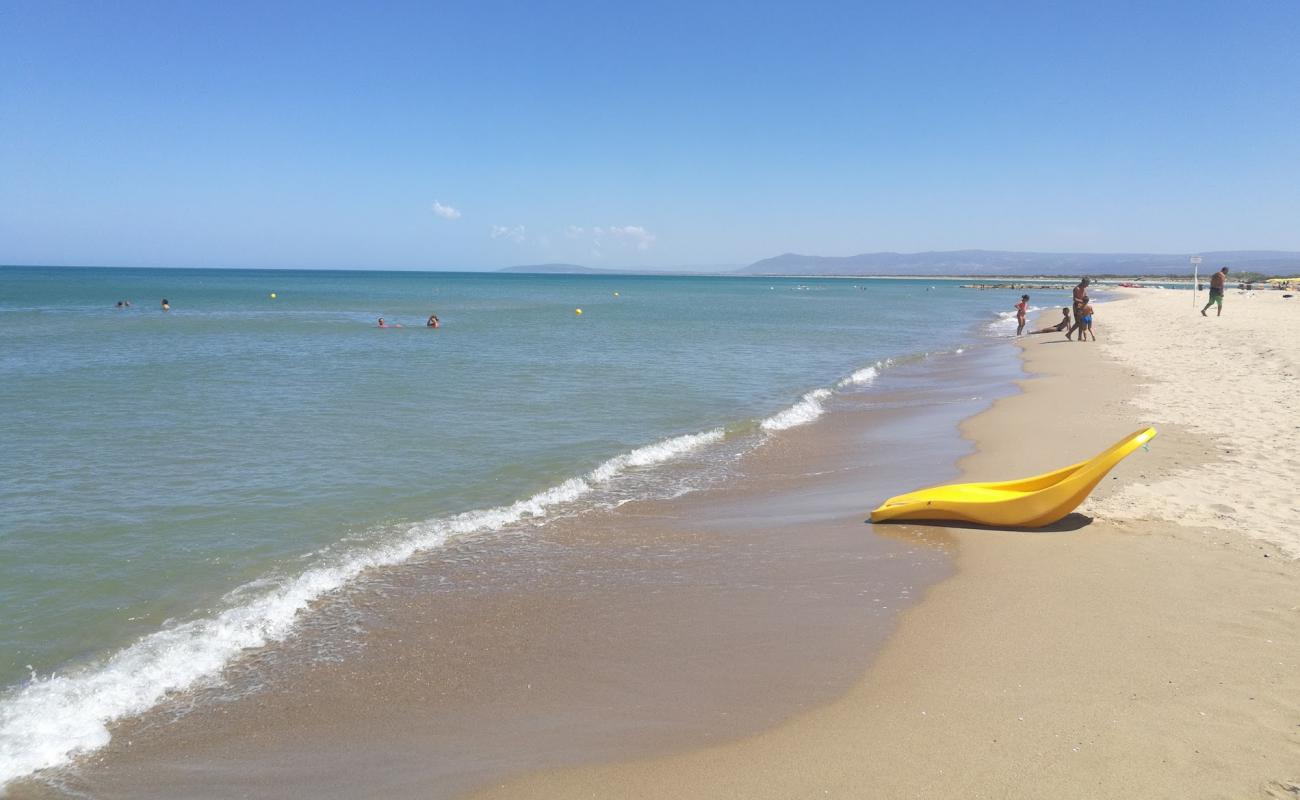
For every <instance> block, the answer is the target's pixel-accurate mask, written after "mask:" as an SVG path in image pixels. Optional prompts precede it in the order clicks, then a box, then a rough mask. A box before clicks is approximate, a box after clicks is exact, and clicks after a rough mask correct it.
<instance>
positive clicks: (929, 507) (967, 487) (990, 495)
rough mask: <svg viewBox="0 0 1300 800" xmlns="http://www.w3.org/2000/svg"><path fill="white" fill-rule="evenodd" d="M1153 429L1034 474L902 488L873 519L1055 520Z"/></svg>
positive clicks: (1027, 523)
mask: <svg viewBox="0 0 1300 800" xmlns="http://www.w3.org/2000/svg"><path fill="white" fill-rule="evenodd" d="M1155 435H1156V429H1155V428H1144V429H1142V430H1140V431H1137V432H1135V433H1132V434H1130V435H1128V436H1126V437H1124V438H1123V439H1121V440H1120V441H1119V442H1117V443H1116V444H1114V445H1112V446H1111V447H1109V448H1108V449H1106V450H1105V451H1104V452H1102V453H1101V454H1100V455H1097V456H1096V457H1094V458H1090V459H1088V460H1087V461H1080V462H1079V463H1078V464H1071V465H1070V466H1068V467H1065V468H1064V469H1058V470H1057V471H1055V472H1048V473H1046V474H1043V475H1035V476H1034V477H1032V478H1023V479H1021V480H1018V481H1002V482H1000V483H955V484H951V485H949V486H935V487H932V488H930V489H920V490H918V491H915V492H908V493H907V494H900V495H898V496H897V497H891V498H889V499H888V500H886V501H885V502H883V503H881V504H880V508H877V509H876V510H875V511H872V512H871V521H872V522H885V521H886V520H910V519H915V520H936V521H958V522H974V523H976V524H978V525H990V526H995V527H999V528H1041V527H1043V526H1044V525H1051V524H1052V523H1053V522H1056V521H1057V520H1060V519H1061V518H1062V517H1064V516H1065V515H1066V514H1069V513H1070V512H1071V511H1073V510H1074V509H1075V508H1077V507H1078V505H1079V504H1080V503H1082V502H1083V499H1084V498H1085V497H1087V496H1088V494H1089V493H1090V492H1091V491H1092V490H1093V488H1094V487H1096V485H1097V484H1098V483H1099V482H1100V481H1101V479H1102V478H1104V477H1106V473H1107V472H1110V471H1111V468H1113V467H1114V466H1115V465H1116V464H1118V463H1119V462H1121V461H1123V460H1124V457H1125V456H1127V455H1128V454H1129V453H1132V452H1133V451H1134V450H1136V449H1138V448H1139V447H1141V446H1142V445H1144V444H1146V443H1147V442H1149V441H1151V439H1152V438H1153V437H1154V436H1155Z"/></svg>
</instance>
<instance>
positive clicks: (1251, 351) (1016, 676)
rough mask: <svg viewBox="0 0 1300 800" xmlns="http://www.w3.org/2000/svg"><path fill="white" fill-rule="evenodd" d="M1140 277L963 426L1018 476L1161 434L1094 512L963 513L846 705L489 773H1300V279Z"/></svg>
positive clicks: (1180, 784)
mask: <svg viewBox="0 0 1300 800" xmlns="http://www.w3.org/2000/svg"><path fill="white" fill-rule="evenodd" d="M1136 294H1137V296H1136V297H1134V298H1133V299H1130V300H1126V301H1123V302H1119V303H1110V304H1106V305H1104V306H1102V307H1101V308H1100V309H1099V313H1098V315H1097V333H1098V334H1099V338H1100V339H1101V340H1102V342H1099V343H1098V344H1096V345H1093V344H1091V343H1089V344H1083V345H1081V344H1078V343H1073V342H1066V341H1065V340H1064V339H1063V338H1061V337H1060V336H1057V335H1044V336H1034V337H1028V338H1026V339H1025V340H1024V346H1025V357H1026V363H1027V367H1028V370H1029V371H1030V372H1031V373H1032V374H1034V375H1035V377H1033V378H1031V379H1029V380H1027V381H1025V382H1024V384H1023V388H1024V390H1025V391H1024V393H1023V394H1020V395H1017V396H1013V397H1009V398H1006V399H1004V400H1001V401H999V402H998V403H997V404H996V405H995V406H994V407H993V408H992V409H991V410H990V411H988V412H986V413H985V414H982V415H980V416H978V417H975V418H974V419H972V420H969V421H968V422H967V423H965V425H964V426H963V429H964V432H965V434H966V435H967V436H969V437H971V438H972V439H973V440H974V441H975V442H976V443H977V444H978V446H979V452H978V453H976V454H975V455H973V456H971V457H969V458H967V459H966V460H965V461H964V462H963V464H962V467H963V470H964V472H965V473H966V474H967V475H968V476H970V477H972V478H976V477H978V478H980V479H999V478H1010V477H1016V476H1018V475H1021V474H1024V473H1032V472H1035V471H1039V470H1045V469H1048V468H1051V467H1055V466H1059V465H1062V464H1065V463H1069V462H1071V461H1073V460H1075V459H1078V458H1082V457H1085V456H1089V455H1092V454H1093V453H1095V452H1096V451H1098V450H1100V449H1102V447H1104V446H1105V445H1108V444H1109V443H1111V442H1112V441H1113V440H1115V439H1118V438H1119V437H1120V436H1122V435H1124V434H1126V433H1129V432H1131V431H1132V430H1134V429H1136V428H1138V427H1139V426H1140V425H1142V424H1145V423H1147V422H1155V423H1157V426H1158V427H1159V429H1160V435H1159V437H1158V438H1157V439H1156V440H1155V442H1154V443H1153V444H1152V446H1151V451H1150V452H1138V453H1136V454H1135V455H1133V456H1132V457H1130V458H1129V459H1128V460H1127V461H1126V462H1125V463H1123V464H1121V465H1120V466H1119V467H1118V468H1117V469H1116V470H1115V471H1114V472H1113V473H1112V476H1113V480H1107V481H1105V482H1104V483H1103V485H1102V486H1101V487H1099V488H1098V490H1097V492H1096V494H1095V496H1094V499H1093V500H1091V501H1090V502H1089V504H1087V505H1085V506H1084V507H1083V508H1082V509H1081V511H1083V512H1085V514H1096V515H1097V517H1096V518H1095V519H1094V518H1090V517H1088V516H1085V515H1074V516H1072V517H1070V518H1067V521H1066V522H1065V523H1063V524H1061V525H1060V526H1058V529H1056V530H1053V531H1050V532H1034V533H1025V532H994V531H981V530H952V531H950V535H951V536H952V537H953V538H954V539H955V540H956V541H957V543H958V553H959V554H958V573H957V575H956V576H955V577H953V578H952V579H950V580H948V581H945V582H944V583H942V584H940V585H939V586H937V587H935V588H934V589H932V590H931V591H930V593H929V594H928V595H927V597H926V598H925V600H924V601H923V602H922V603H921V604H920V605H919V606H917V607H915V608H913V609H912V610H910V611H909V612H907V613H906V615H905V616H904V620H903V624H902V626H901V628H900V630H899V631H898V632H897V633H896V634H895V635H894V636H893V637H892V638H891V640H890V642H889V644H888V645H887V646H886V648H885V650H884V652H883V654H882V655H881V657H880V658H879V659H878V660H877V661H876V662H875V663H874V664H873V665H872V666H871V668H870V669H869V671H868V672H867V673H866V674H865V675H864V676H863V677H862V678H861V679H860V680H859V681H858V682H857V683H856V684H854V686H853V687H852V688H851V689H850V690H849V691H848V692H847V693H846V694H845V695H844V696H842V697H841V698H840V699H838V700H836V701H835V702H833V703H831V704H830V705H827V706H825V707H822V708H820V709H817V710H814V711H811V712H809V713H806V714H802V715H799V716H796V717H794V718H793V719H790V720H789V721H787V722H786V723H784V724H783V725H781V726H779V727H777V728H775V729H772V730H770V731H768V732H765V733H762V734H758V735H755V736H751V737H749V738H746V739H742V740H740V741H737V742H734V743H730V744H725V745H720V746H716V747H709V748H707V749H701V750H695V751H691V752H687V753H683V754H679V755H674V756H668V757H664V758H655V759H649V760H643V761H636V762H630V763H621V764H608V765H601V766H593V767H581V768H569V769H562V770H553V771H546V772H540V773H532V774H527V775H522V776H519V777H518V778H517V779H515V780H513V781H511V782H508V783H505V784H502V785H499V786H495V787H492V788H491V789H488V790H485V791H484V792H482V793H480V795H479V796H481V797H506V798H518V797H539V798H541V797H545V798H550V797H563V798H574V797H708V798H718V797H736V798H742V797H743V798H756V797H757V798H764V797H772V798H791V797H855V798H856V797H880V798H894V797H920V798H952V797H964V798H976V797H997V798H1043V797H1053V798H1057V797H1064V798H1071V797H1078V798H1094V797H1100V798H1114V797H1125V798H1128V797H1131V798H1174V797H1177V798H1188V797H1196V798H1200V797H1223V798H1241V797H1288V798H1294V797H1297V796H1300V562H1297V561H1295V560H1292V559H1290V558H1287V557H1286V555H1285V554H1286V553H1289V552H1294V547H1293V545H1294V542H1295V539H1294V538H1293V537H1294V536H1295V530H1296V526H1295V525H1288V524H1287V523H1288V520H1289V519H1290V518H1291V516H1293V515H1294V508H1295V499H1294V498H1295V493H1294V488H1293V487H1287V486H1285V480H1286V478H1288V477H1290V478H1291V479H1292V480H1294V478H1295V477H1296V474H1297V470H1296V469H1295V464H1296V462H1295V458H1296V456H1295V453H1296V450H1295V444H1296V430H1295V425H1296V420H1295V415H1294V398H1295V375H1296V371H1295V360H1294V359H1295V355H1294V352H1291V353H1286V352H1285V351H1284V348H1285V347H1287V346H1290V347H1294V346H1295V343H1296V342H1297V341H1300V338H1298V337H1296V336H1295V330H1296V329H1295V320H1296V318H1297V317H1300V301H1296V300H1283V299H1282V298H1280V297H1279V296H1277V295H1260V296H1257V297H1253V298H1251V299H1242V298H1241V297H1239V296H1238V295H1237V293H1236V292H1230V293H1229V297H1228V302H1227V307H1226V309H1225V311H1224V316H1223V317H1222V318H1218V319H1208V320H1207V319H1203V318H1201V317H1200V316H1199V314H1196V312H1195V311H1194V310H1193V309H1192V308H1191V302H1190V298H1189V297H1188V295H1187V294H1186V293H1184V292H1177V293H1174V292H1165V293H1161V292H1157V291H1155V290H1150V291H1145V292H1138V293H1136ZM1292 303H1294V304H1295V305H1294V306H1293V305H1291V304H1292ZM1284 304H1285V305H1284ZM1180 307H1181V309H1182V310H1181V311H1180V310H1179V309H1180ZM1180 349H1182V350H1186V352H1185V353H1180V352H1179V351H1180ZM1288 402H1289V403H1292V405H1291V406H1290V407H1289V409H1290V410H1289V411H1288V406H1286V403H1288ZM1287 425H1290V428H1287ZM1216 505H1222V506H1225V507H1228V506H1230V507H1231V508H1232V510H1231V511H1225V510H1222V509H1218V508H1215V506H1216ZM1178 522H1183V523H1188V524H1192V525H1197V526H1200V527H1189V526H1187V525H1180V524H1177V523H1178ZM1207 525H1208V526H1212V527H1204V526H1207ZM880 532H881V533H888V534H890V535H894V536H912V535H921V533H922V529H920V528H917V527H913V526H902V525H898V526H880ZM1270 540H1271V541H1272V542H1275V543H1276V545H1277V546H1276V547H1275V546H1274V545H1273V544H1270V543H1269V541H1270Z"/></svg>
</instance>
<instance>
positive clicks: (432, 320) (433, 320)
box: [424, 314, 442, 328]
mask: <svg viewBox="0 0 1300 800" xmlns="http://www.w3.org/2000/svg"><path fill="white" fill-rule="evenodd" d="M441 324H442V323H440V322H438V315H437V314H430V315H429V321H428V322H426V323H424V327H426V328H437V327H439V326H440V325H441Z"/></svg>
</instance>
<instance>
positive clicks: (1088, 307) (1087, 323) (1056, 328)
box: [1016, 278, 1097, 342]
mask: <svg viewBox="0 0 1300 800" xmlns="http://www.w3.org/2000/svg"><path fill="white" fill-rule="evenodd" d="M1091 283H1092V280H1091V279H1090V278H1084V279H1083V280H1081V281H1079V285H1078V286H1076V287H1074V298H1073V313H1074V317H1073V319H1071V316H1070V314H1071V309H1069V308H1062V309H1061V319H1060V321H1059V322H1057V323H1056V324H1055V325H1049V326H1047V327H1046V328H1040V329H1038V330H1036V331H1030V332H1029V335H1031V336H1033V335H1036V334H1040V333H1060V332H1061V331H1065V338H1066V339H1070V340H1073V339H1074V332H1075V331H1078V332H1079V341H1080V342H1086V341H1088V339H1087V338H1086V337H1089V336H1091V337H1092V341H1094V342H1095V341H1097V334H1095V333H1093V331H1092V315H1093V309H1092V302H1091V300H1090V299H1089V297H1088V285H1089V284H1091ZM1028 313H1029V295H1027V294H1022V295H1020V302H1019V303H1016V335H1017V336H1021V335H1023V334H1024V332H1025V316H1026V315H1027V314H1028Z"/></svg>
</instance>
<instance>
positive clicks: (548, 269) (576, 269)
mask: <svg viewBox="0 0 1300 800" xmlns="http://www.w3.org/2000/svg"><path fill="white" fill-rule="evenodd" d="M497 271H498V272H528V273H531V274H534V275H626V274H627V273H629V272H635V271H636V270H630V269H600V268H599V267H584V266H582V265H581V264H521V265H520V266H517V267H505V268H504V269H499V270H497Z"/></svg>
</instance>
